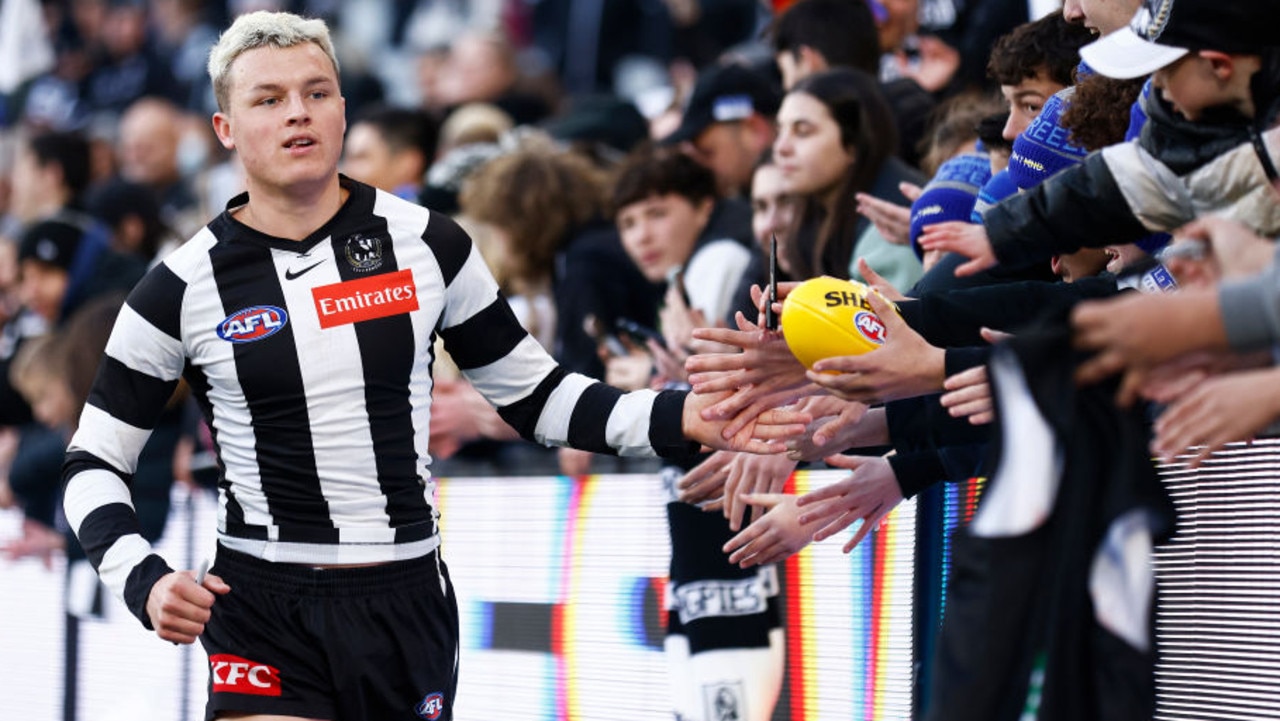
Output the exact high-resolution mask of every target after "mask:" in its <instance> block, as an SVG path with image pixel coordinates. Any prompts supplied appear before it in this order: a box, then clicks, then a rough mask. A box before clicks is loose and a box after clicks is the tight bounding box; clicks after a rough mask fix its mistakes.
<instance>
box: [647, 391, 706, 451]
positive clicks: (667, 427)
mask: <svg viewBox="0 0 1280 721" xmlns="http://www.w3.org/2000/svg"><path fill="white" fill-rule="evenodd" d="M687 395H688V393H687V392H686V391H659V393H658V397H657V398H655V399H654V401H653V410H652V411H650V412H649V445H651V446H653V450H654V452H656V453H657V454H658V455H659V456H662V457H663V458H672V459H681V458H691V457H693V456H696V455H697V454H698V449H700V448H701V447H702V444H700V443H695V442H694V441H691V440H689V439H688V438H685V436H684V427H683V426H684V402H685V396H687Z"/></svg>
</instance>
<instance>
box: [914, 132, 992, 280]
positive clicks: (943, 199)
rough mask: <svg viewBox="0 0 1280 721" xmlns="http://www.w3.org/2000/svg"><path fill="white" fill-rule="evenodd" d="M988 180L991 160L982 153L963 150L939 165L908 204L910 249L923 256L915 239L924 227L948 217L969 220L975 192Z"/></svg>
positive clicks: (976, 194) (974, 200)
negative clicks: (918, 195)
mask: <svg viewBox="0 0 1280 721" xmlns="http://www.w3.org/2000/svg"><path fill="white" fill-rule="evenodd" d="M990 179H991V159H990V158H989V157H987V156H986V155H985V154H980V153H963V154H961V155H957V156H955V157H953V158H951V159H949V160H947V161H946V162H944V163H943V164H942V165H940V166H938V172H937V174H935V175H934V176H933V180H930V181H929V184H928V185H926V186H924V191H923V192H921V193H920V197H919V198H916V201H915V202H914V203H912V204H911V231H910V233H911V249H912V250H914V251H915V252H916V256H918V257H923V256H924V251H922V250H920V246H919V245H918V244H917V239H918V238H919V237H920V234H921V233H922V232H924V229H925V226H929V225H933V224H934V223H945V222H947V221H949V220H960V221H965V222H968V220H969V216H970V214H971V213H972V212H973V204H974V203H975V202H976V201H977V199H978V191H979V190H981V189H982V186H983V185H984V184H985V183H986V182H987V181H988V180H990Z"/></svg>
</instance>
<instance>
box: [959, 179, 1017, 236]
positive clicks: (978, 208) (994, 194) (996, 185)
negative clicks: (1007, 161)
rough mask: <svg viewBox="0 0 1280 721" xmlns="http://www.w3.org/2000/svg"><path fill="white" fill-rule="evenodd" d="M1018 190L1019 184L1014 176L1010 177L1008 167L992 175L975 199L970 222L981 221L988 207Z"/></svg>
mask: <svg viewBox="0 0 1280 721" xmlns="http://www.w3.org/2000/svg"><path fill="white" fill-rule="evenodd" d="M1016 192H1018V186H1017V185H1015V184H1014V182H1013V178H1011V177H1009V170H1008V169H1007V168H1006V169H1004V170H1001V171H1000V172H998V173H996V174H995V175H993V176H991V180H988V181H987V183H986V185H983V186H982V190H979V191H978V199H977V200H976V201H974V204H973V213H971V214H970V215H969V222H970V223H981V222H982V216H983V215H986V212H987V209H988V208H990V207H991V206H993V205H995V204H996V203H999V202H1000V201H1002V200H1004V199H1005V198H1007V197H1009V196H1010V195H1013V194H1014V193H1016Z"/></svg>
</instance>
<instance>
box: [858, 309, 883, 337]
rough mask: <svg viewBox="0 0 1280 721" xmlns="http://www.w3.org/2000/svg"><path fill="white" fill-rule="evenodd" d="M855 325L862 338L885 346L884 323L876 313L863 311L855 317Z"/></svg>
mask: <svg viewBox="0 0 1280 721" xmlns="http://www.w3.org/2000/svg"><path fill="white" fill-rule="evenodd" d="M853 324H854V326H856V327H857V328H858V332H859V333H861V334H862V337H864V338H866V339H867V340H869V341H871V342H872V343H876V344H880V345H883V344H884V336H885V332H884V323H883V322H882V321H881V320H880V318H879V317H878V316H876V314H875V313H868V312H867V311H865V310H864V311H861V312H859V313H858V314H857V315H855V316H853Z"/></svg>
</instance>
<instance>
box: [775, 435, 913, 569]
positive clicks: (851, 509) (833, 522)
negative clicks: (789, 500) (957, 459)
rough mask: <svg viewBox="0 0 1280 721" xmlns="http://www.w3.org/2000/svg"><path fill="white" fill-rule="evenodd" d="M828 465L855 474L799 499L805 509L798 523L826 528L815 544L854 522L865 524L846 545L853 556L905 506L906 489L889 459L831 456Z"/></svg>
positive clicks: (815, 538)
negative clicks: (902, 504)
mask: <svg viewBox="0 0 1280 721" xmlns="http://www.w3.org/2000/svg"><path fill="white" fill-rule="evenodd" d="M827 464H828V465H831V466H835V467H837V468H847V469H849V470H851V471H853V473H850V474H849V475H848V476H846V477H845V478H844V479H843V480H840V481H837V482H835V483H832V484H831V485H829V486H825V487H823V488H819V489H817V490H816V491H810V492H809V493H806V494H804V495H803V496H801V497H800V498H799V499H797V501H796V503H797V504H798V505H799V506H800V507H801V508H803V509H804V512H803V513H801V514H800V518H799V519H798V521H797V522H798V523H800V524H801V525H803V526H806V527H808V524H810V523H813V522H815V521H822V522H823V525H822V527H821V528H819V529H818V530H817V531H816V532H815V533H814V536H813V540H815V541H822V540H824V539H827V538H830V537H831V536H833V535H835V534H836V533H839V532H840V531H843V530H844V529H846V528H848V527H849V526H850V525H852V524H853V522H854V521H861V522H862V525H861V526H859V527H858V530H857V531H856V532H855V533H854V534H853V538H851V539H849V542H848V543H846V544H844V552H845V553H849V552H850V551H852V550H853V549H854V548H856V547H857V546H858V544H859V543H861V542H862V539H864V538H866V537H867V534H868V533H870V532H871V531H873V530H875V529H876V528H878V527H879V526H880V521H881V520H883V519H884V517H885V516H887V515H889V512H890V511H892V510H893V509H894V508H897V506H898V504H899V503H902V489H901V488H899V487H898V478H897V476H895V475H894V473H893V468H892V467H890V465H889V461H888V460H887V459H885V458H882V457H878V456H830V457H828V458H827Z"/></svg>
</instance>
